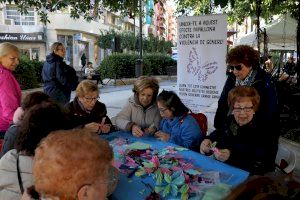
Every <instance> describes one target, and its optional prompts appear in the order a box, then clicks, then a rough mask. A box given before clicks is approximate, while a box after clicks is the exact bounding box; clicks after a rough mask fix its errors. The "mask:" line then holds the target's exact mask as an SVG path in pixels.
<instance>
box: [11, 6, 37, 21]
mask: <svg viewBox="0 0 300 200" xmlns="http://www.w3.org/2000/svg"><path fill="white" fill-rule="evenodd" d="M27 11H28V13H27V14H23V15H22V14H21V13H20V12H19V11H18V9H17V7H13V6H6V18H7V19H11V20H13V21H14V25H25V26H28V25H36V14H35V11H34V9H33V8H29V9H28V10H27Z"/></svg>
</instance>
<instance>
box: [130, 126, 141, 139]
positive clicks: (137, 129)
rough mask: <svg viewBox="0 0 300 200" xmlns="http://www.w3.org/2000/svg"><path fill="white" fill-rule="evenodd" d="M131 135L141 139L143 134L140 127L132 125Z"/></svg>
mask: <svg viewBox="0 0 300 200" xmlns="http://www.w3.org/2000/svg"><path fill="white" fill-rule="evenodd" d="M131 132H132V135H133V136H135V137H142V136H143V135H144V132H143V131H142V129H141V127H139V126H138V125H133V126H132V129H131Z"/></svg>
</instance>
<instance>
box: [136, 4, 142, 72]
mask: <svg viewBox="0 0 300 200" xmlns="http://www.w3.org/2000/svg"><path fill="white" fill-rule="evenodd" d="M139 9H140V34H139V50H140V55H139V59H137V60H136V63H135V76H136V77H137V78H138V77H140V76H141V75H142V74H143V35H142V34H143V33H142V32H143V22H142V0H139Z"/></svg>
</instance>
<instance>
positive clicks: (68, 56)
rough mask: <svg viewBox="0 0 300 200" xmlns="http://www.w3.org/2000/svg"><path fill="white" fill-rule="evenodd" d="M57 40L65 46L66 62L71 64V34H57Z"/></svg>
mask: <svg viewBox="0 0 300 200" xmlns="http://www.w3.org/2000/svg"><path fill="white" fill-rule="evenodd" d="M57 41H58V42H61V43H63V44H64V45H65V47H66V55H65V58H66V62H68V63H69V64H70V65H73V36H71V35H57Z"/></svg>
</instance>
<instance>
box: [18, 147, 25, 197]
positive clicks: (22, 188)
mask: <svg viewBox="0 0 300 200" xmlns="http://www.w3.org/2000/svg"><path fill="white" fill-rule="evenodd" d="M17 173H18V182H19V186H20V190H21V194H23V193H24V187H23V182H22V177H21V172H20V167H19V153H18V156H17Z"/></svg>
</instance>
